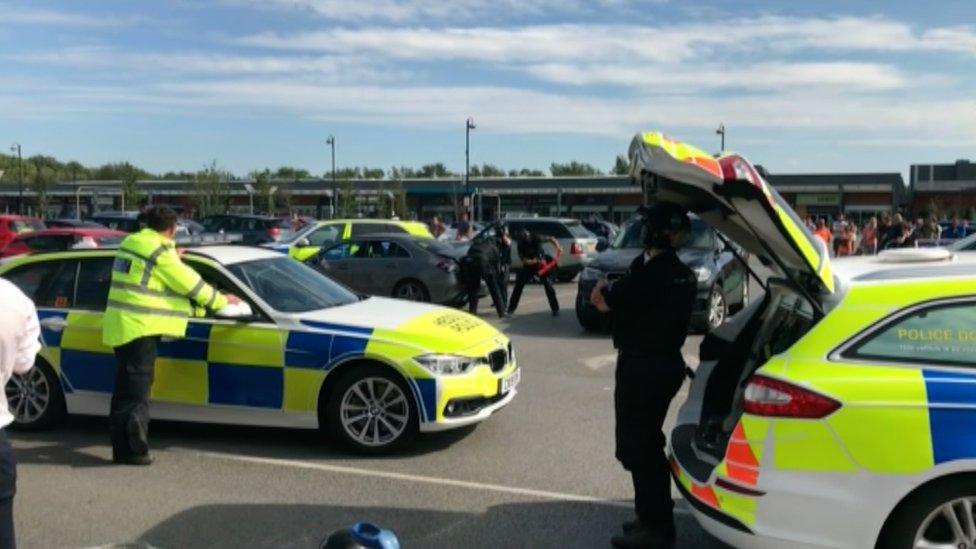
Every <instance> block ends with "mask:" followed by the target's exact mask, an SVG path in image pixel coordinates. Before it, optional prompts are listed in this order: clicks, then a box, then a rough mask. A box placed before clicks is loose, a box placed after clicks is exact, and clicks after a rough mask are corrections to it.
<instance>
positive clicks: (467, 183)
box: [464, 116, 476, 218]
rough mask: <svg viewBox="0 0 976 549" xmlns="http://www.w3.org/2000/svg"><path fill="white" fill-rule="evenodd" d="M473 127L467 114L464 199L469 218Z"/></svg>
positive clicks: (472, 121) (465, 123)
mask: <svg viewBox="0 0 976 549" xmlns="http://www.w3.org/2000/svg"><path fill="white" fill-rule="evenodd" d="M475 127H476V126H475V125H474V118H471V117H470V116H469V117H468V119H467V120H466V121H465V122H464V200H465V201H467V202H468V203H467V204H466V205H465V207H466V209H468V210H469V213H468V217H469V218H470V216H471V214H470V209H471V202H470V200H471V130H473V129H475Z"/></svg>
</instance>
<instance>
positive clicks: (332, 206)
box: [325, 135, 339, 219]
mask: <svg viewBox="0 0 976 549" xmlns="http://www.w3.org/2000/svg"><path fill="white" fill-rule="evenodd" d="M325 143H326V144H327V145H329V147H331V148H332V201H331V204H330V205H329V217H330V218H331V219H335V216H336V214H337V213H338V212H339V208H338V207H337V205H338V204H337V203H336V198H338V195H337V194H336V173H335V136H334V135H330V136H329V138H328V139H326V140H325Z"/></svg>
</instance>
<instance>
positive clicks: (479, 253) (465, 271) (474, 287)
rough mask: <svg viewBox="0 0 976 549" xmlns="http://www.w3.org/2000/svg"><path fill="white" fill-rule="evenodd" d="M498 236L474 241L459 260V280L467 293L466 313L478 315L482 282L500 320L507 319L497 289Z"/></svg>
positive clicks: (499, 289) (503, 304)
mask: <svg viewBox="0 0 976 549" xmlns="http://www.w3.org/2000/svg"><path fill="white" fill-rule="evenodd" d="M499 240H500V236H499V235H497V234H496V235H495V236H493V237H489V238H479V239H475V240H474V241H473V242H472V243H471V247H470V248H468V253H467V254H466V255H465V256H464V257H463V258H462V259H461V279H462V281H463V282H464V285H465V289H466V290H467V292H468V312H470V313H471V314H478V300H479V296H478V294H479V292H480V290H481V282H482V281H484V283H485V286H487V287H488V294H489V295H491V302H492V304H494V305H495V311H497V312H498V316H499V317H501V318H507V317H508V312H507V311H506V308H505V300H504V299H503V298H502V294H501V288H499V286H498V283H499V278H500V276H501V275H500V273H499V271H500V270H501V257H500V255H499V250H498V244H499Z"/></svg>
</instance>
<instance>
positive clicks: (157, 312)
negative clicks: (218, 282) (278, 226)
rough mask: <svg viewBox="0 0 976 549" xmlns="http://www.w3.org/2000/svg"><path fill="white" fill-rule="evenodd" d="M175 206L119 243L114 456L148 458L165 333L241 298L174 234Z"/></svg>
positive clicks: (109, 317) (110, 317)
mask: <svg viewBox="0 0 976 549" xmlns="http://www.w3.org/2000/svg"><path fill="white" fill-rule="evenodd" d="M175 231H176V212H174V211H173V210H172V209H170V208H168V207H165V206H159V207H156V208H152V209H150V210H148V211H147V212H146V226H145V228H143V229H142V230H141V231H139V232H137V233H133V234H130V235H129V236H127V237H126V238H125V239H124V240H123V241H122V242H121V244H119V249H118V252H117V253H116V255H115V262H114V263H113V264H112V282H111V285H110V288H109V294H108V306H107V307H106V309H105V317H104V321H103V322H104V324H103V326H104V328H103V331H102V342H103V343H104V344H105V345H106V346H108V347H112V349H113V351H114V353H115V360H116V370H115V387H114V389H113V391H112V401H111V411H110V430H111V435H112V461H114V462H115V463H122V464H129V465H149V464H150V463H152V458H151V457H150V455H149V392H150V388H151V387H152V382H153V373H154V363H155V361H156V348H157V346H158V344H159V339H160V337H161V336H167V337H183V336H184V335H185V333H186V327H187V321H188V319H189V317H190V316H202V314H203V313H204V309H209V310H213V311H216V310H219V309H222V308H223V307H225V306H226V305H227V304H228V303H240V299H239V298H238V297H236V296H234V295H230V294H221V293H219V292H218V291H217V290H216V289H215V288H214V287H212V286H210V285H209V284H207V283H205V282H204V281H203V279H202V278H201V277H200V275H199V274H197V272H196V271H194V270H193V269H192V268H191V267H189V266H188V265H186V264H184V263H183V261H182V260H181V259H180V253H179V252H178V251H177V250H176V247H175V244H174V242H173V234H174V232H175Z"/></svg>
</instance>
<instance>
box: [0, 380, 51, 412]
mask: <svg viewBox="0 0 976 549" xmlns="http://www.w3.org/2000/svg"><path fill="white" fill-rule="evenodd" d="M6 395H7V405H8V406H9V408H10V412H11V413H13V415H14V419H15V420H16V421H17V423H21V424H31V423H34V422H35V421H37V420H38V419H40V418H41V416H43V415H44V412H45V411H47V407H48V405H49V404H50V402H51V385H50V384H49V383H48V381H47V378H46V377H44V373H43V372H41V369H40V368H31V370H30V371H29V372H27V373H26V374H14V375H13V376H12V377H11V378H10V383H8V384H7V387H6Z"/></svg>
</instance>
